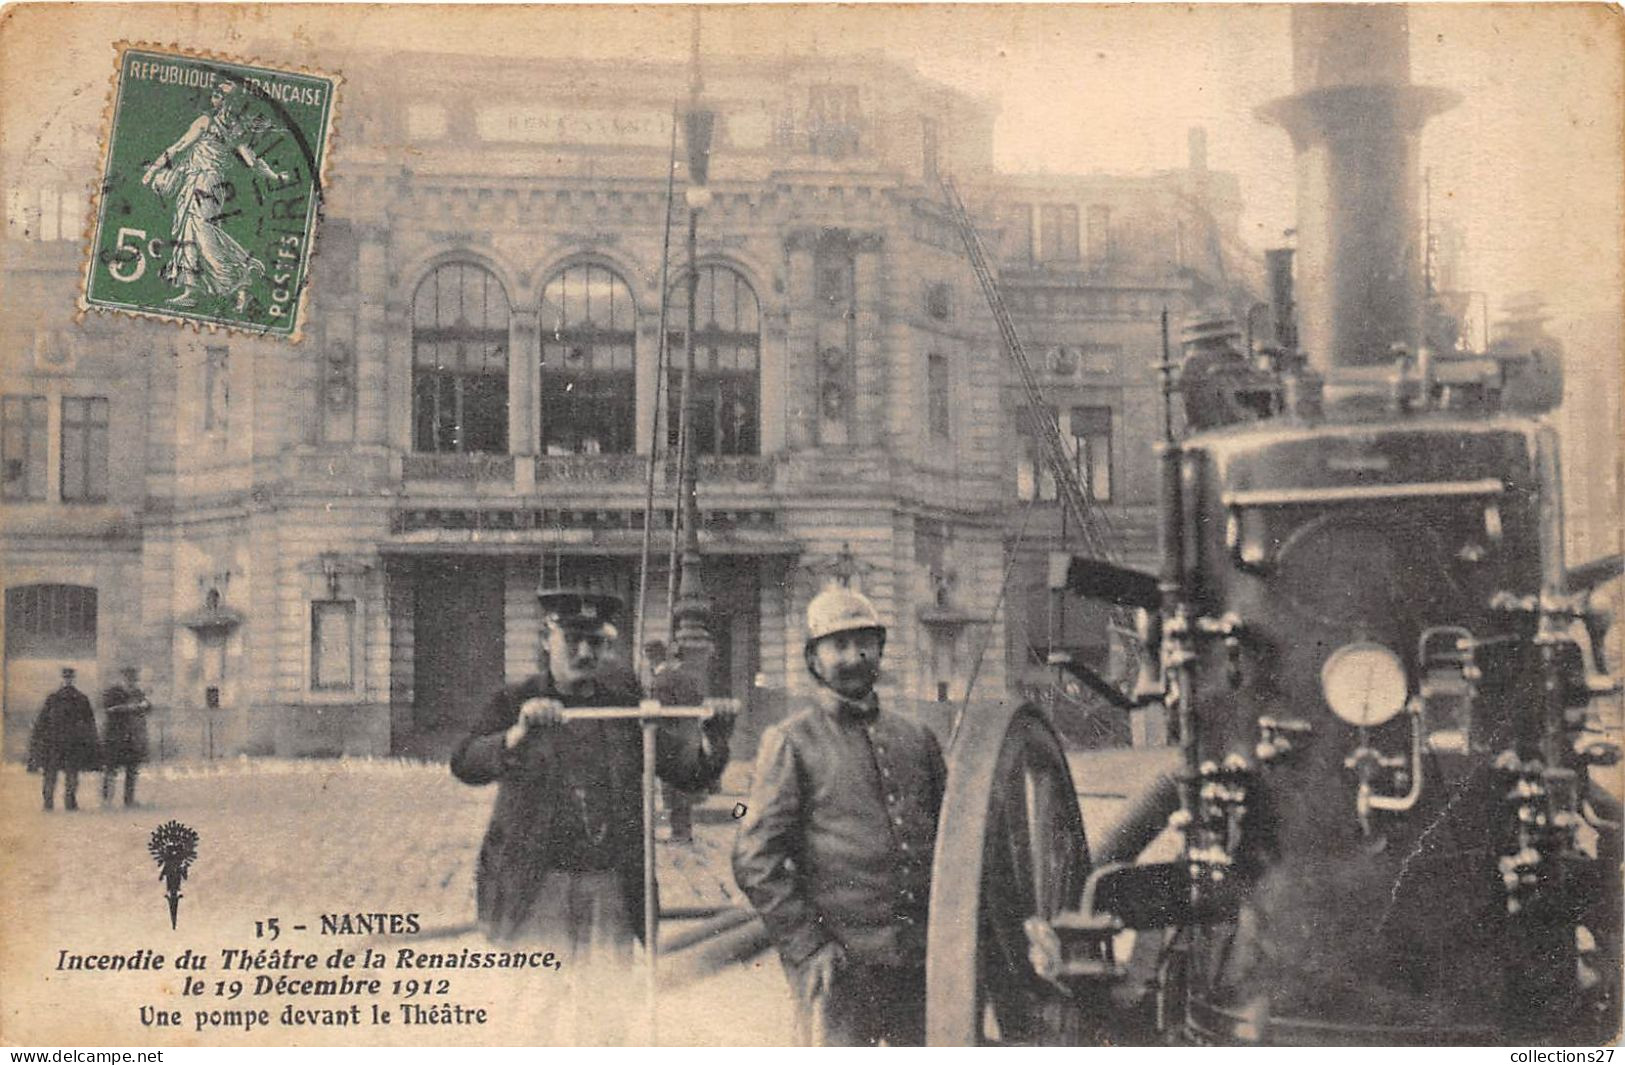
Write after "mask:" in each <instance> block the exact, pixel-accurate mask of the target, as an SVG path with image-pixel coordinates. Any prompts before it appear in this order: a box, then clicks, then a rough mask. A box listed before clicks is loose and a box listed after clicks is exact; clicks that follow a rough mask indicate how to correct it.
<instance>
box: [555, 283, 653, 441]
mask: <svg viewBox="0 0 1625 1065" xmlns="http://www.w3.org/2000/svg"><path fill="white" fill-rule="evenodd" d="M637 317H638V312H637V306H636V305H635V304H633V302H632V290H631V288H629V287H628V286H627V284H626V282H625V281H624V280H623V279H622V278H621V276H620V275H619V274H617V273H615V271H613V270H611V269H609V268H608V267H604V266H598V265H595V264H592V263H579V264H577V265H575V266H570V267H567V268H565V269H564V270H562V271H560V272H559V273H558V274H555V275H554V276H553V278H552V279H551V280H550V281H548V283H547V287H546V288H544V289H542V316H541V334H542V365H541V375H540V376H541V385H542V432H541V447H542V454H544V455H598V454H604V455H611V454H625V453H629V452H631V451H632V449H633V447H634V446H635V441H636V435H635V432H634V429H635V425H634V423H635V421H636V418H637V379H636V375H635V370H634V367H635V366H636V362H635V360H634V352H635V350H636V347H637Z"/></svg>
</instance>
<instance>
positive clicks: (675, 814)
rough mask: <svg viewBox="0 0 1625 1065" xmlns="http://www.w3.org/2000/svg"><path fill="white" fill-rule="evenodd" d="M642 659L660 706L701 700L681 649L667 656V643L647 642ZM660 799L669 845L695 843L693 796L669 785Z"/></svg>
mask: <svg viewBox="0 0 1625 1065" xmlns="http://www.w3.org/2000/svg"><path fill="white" fill-rule="evenodd" d="M643 657H644V659H645V661H647V662H648V663H649V667H650V669H651V671H652V673H653V677H652V679H651V680H650V682H649V696H650V697H651V698H653V699H657V700H659V702H660V705H662V706H696V705H698V704H699V703H700V702H701V701H702V700H704V698H705V684H704V683H703V682H702V681H701V680H700V678H699V677H698V676H697V675H696V674H695V672H694V670H693V669H692V668H691V666H690V663H689V662H688V661H687V656H686V652H685V651H684V650H683V648H682V645H680V644H679V645H678V646H677V647H676V648H675V649H674V650H673V651H671V652H670V654H669V655H668V652H667V650H666V641H664V640H650V641H649V642H647V643H645V644H644V645H643ZM661 795H662V797H663V798H664V799H665V802H666V813H667V815H668V816H669V817H670V818H671V842H673V843H692V842H694V804H695V802H696V801H697V799H696V796H694V795H693V794H691V793H689V792H687V791H684V790H683V789H682V788H679V787H677V786H676V785H674V784H669V783H668V784H664V785H663V786H662V788H661Z"/></svg>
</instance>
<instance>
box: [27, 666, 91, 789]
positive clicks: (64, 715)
mask: <svg viewBox="0 0 1625 1065" xmlns="http://www.w3.org/2000/svg"><path fill="white" fill-rule="evenodd" d="M76 676H77V674H76V673H75V672H74V671H73V670H72V669H71V668H70V669H64V670H63V671H62V687H60V688H58V689H57V690H56V691H54V692H52V693H51V694H50V695H47V696H46V697H45V705H44V707H43V708H41V710H40V713H39V717H37V718H35V719H34V731H33V732H32V733H31V734H30V735H29V738H28V768H29V769H30V770H33V769H39V770H41V771H42V772H43V773H44V775H45V781H44V788H43V791H44V798H45V808H46V809H47V810H50V809H52V808H53V807H54V806H55V804H56V778H57V774H58V773H61V774H62V775H63V776H64V778H65V779H64V781H63V784H62V805H63V806H64V807H65V808H66V809H69V810H77V809H79V773H80V771H81V770H95V769H99V768H101V764H102V759H101V750H100V744H99V743H98V742H97V739H96V712H95V711H94V710H92V709H91V708H90V700H89V699H87V698H85V693H84V692H82V691H80V690H79V689H78V688H75V687H74V686H73V682H74V679H75V677H76Z"/></svg>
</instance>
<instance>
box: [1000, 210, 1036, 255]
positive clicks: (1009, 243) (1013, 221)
mask: <svg viewBox="0 0 1625 1065" xmlns="http://www.w3.org/2000/svg"><path fill="white" fill-rule="evenodd" d="M1004 249H1005V258H1007V259H1009V260H1010V261H1012V262H1018V263H1030V262H1032V261H1033V205H1032V204H1030V203H1012V204H1010V205H1009V206H1008V207H1006V208H1005V209H1004Z"/></svg>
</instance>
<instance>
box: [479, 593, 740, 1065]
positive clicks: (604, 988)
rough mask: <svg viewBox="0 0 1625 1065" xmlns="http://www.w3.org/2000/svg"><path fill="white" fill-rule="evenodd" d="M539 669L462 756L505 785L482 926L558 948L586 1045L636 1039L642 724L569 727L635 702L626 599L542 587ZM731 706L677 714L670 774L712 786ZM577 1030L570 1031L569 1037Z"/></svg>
mask: <svg viewBox="0 0 1625 1065" xmlns="http://www.w3.org/2000/svg"><path fill="white" fill-rule="evenodd" d="M539 599H540V605H541V612H542V617H543V633H542V636H543V641H542V655H541V661H540V666H541V668H540V671H539V672H538V673H537V674H536V675H534V676H532V677H530V678H528V679H527V680H525V681H524V682H523V683H520V684H517V685H512V686H510V687H507V688H504V689H503V690H502V691H500V692H498V693H497V694H496V695H495V696H494V697H493V698H492V699H491V701H490V703H489V704H488V705H487V706H486V708H485V710H484V711H483V713H482V715H481V718H480V721H479V724H478V725H477V726H476V727H475V729H474V731H473V733H472V734H471V735H470V736H469V737H468V738H467V739H466V740H464V741H463V742H462V744H461V745H459V746H458V748H457V750H456V752H455V753H454V754H453V755H452V759H451V771H452V772H453V773H454V774H456V776H457V778H458V779H459V780H462V781H463V782H465V783H468V784H489V783H491V782H493V781H495V782H497V784H498V791H497V798H496V804H495V806H494V808H493V810H492V813H491V823H490V827H489V828H488V830H487V831H486V834H485V841H484V844H483V845H482V847H481V849H480V856H479V863H478V865H477V867H476V873H475V883H476V894H477V907H478V912H479V920H480V925H481V927H482V928H483V929H484V931H485V933H486V934H487V935H488V936H489V937H490V938H491V939H492V940H493V941H495V942H496V943H499V944H508V943H534V944H536V945H537V946H539V947H545V948H546V949H547V950H549V951H552V952H554V953H555V954H557V955H558V957H559V959H560V960H561V961H562V963H563V967H562V970H561V974H562V975H563V976H564V977H566V978H568V979H569V980H570V981H571V983H572V984H573V988H572V994H571V995H570V1000H571V1006H570V1016H568V1017H566V1018H562V1019H563V1020H564V1021H565V1022H566V1023H570V1022H572V1021H573V1027H574V1031H573V1032H566V1033H563V1034H562V1035H560V1034H559V1033H555V1037H556V1038H558V1039H559V1040H560V1041H564V1042H573V1043H577V1044H586V1043H605V1042H614V1041H619V1040H621V1039H624V1038H625V1035H626V1030H625V1020H626V1018H625V1016H624V1010H623V1009H621V1008H620V1007H621V1006H622V1004H623V1003H624V1001H625V999H626V997H627V991H626V989H627V987H628V986H629V982H628V981H627V979H626V975H627V969H628V968H629V966H630V965H631V962H632V958H633V953H634V949H635V947H634V943H635V941H636V940H640V939H641V938H642V936H643V802H642V733H641V728H640V726H639V723H638V722H637V721H636V720H615V721H575V722H570V723H566V722H565V720H564V716H563V714H564V710H565V708H567V707H584V706H633V705H636V704H637V703H638V702H639V700H640V698H641V695H642V693H641V691H640V690H639V686H638V683H637V679H636V677H635V676H633V674H632V672H631V670H629V669H627V668H625V667H624V665H619V664H614V663H612V664H610V665H609V666H608V667H607V669H606V668H601V664H602V663H604V662H605V658H606V656H605V644H606V637H607V631H609V626H610V625H611V624H612V622H613V621H614V618H615V616H616V615H617V614H618V613H619V612H620V609H621V603H620V600H619V599H617V598H616V597H614V596H611V595H603V594H599V593H595V592H589V591H573V590H550V591H543V592H542V593H540V595H539ZM732 728H733V719H732V716H731V715H727V714H719V715H717V716H715V717H712V718H710V719H708V720H706V722H705V723H704V725H703V726H699V725H696V724H695V723H694V722H692V721H685V722H668V723H666V724H665V725H662V726H661V728H660V730H659V734H658V737H657V742H656V763H655V769H656V772H657V773H658V774H659V776H660V777H661V778H662V779H664V780H668V781H671V782H673V783H675V784H678V785H680V786H683V787H689V788H704V787H706V786H707V785H708V784H709V783H710V782H711V781H712V780H714V779H716V777H717V776H718V775H720V774H721V772H722V769H723V767H724V766H725V765H726V764H727V761H728V736H729V733H730V732H731V731H732ZM566 1037H567V1038H566Z"/></svg>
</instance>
